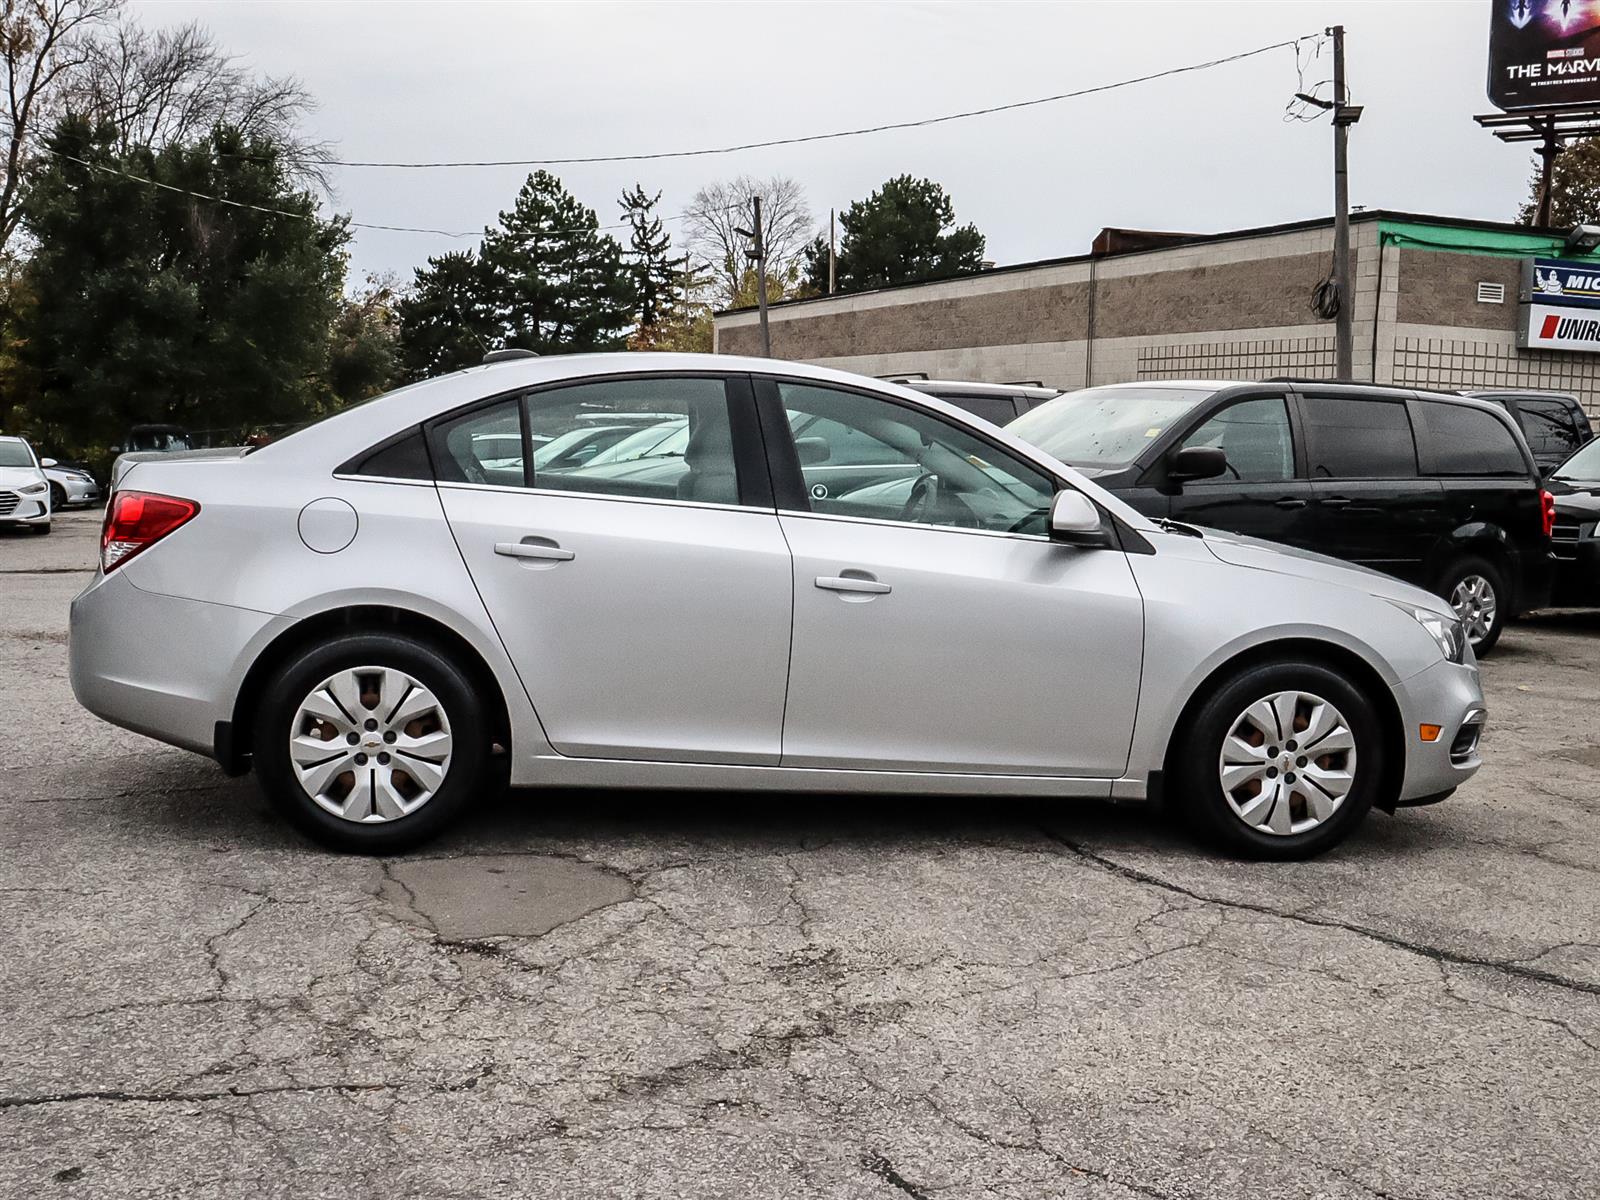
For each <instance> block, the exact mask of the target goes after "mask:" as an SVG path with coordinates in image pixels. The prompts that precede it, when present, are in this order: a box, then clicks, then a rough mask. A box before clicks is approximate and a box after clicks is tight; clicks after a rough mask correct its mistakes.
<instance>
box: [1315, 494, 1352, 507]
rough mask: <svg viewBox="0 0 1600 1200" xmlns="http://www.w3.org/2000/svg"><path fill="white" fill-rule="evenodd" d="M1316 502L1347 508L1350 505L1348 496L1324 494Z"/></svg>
mask: <svg viewBox="0 0 1600 1200" xmlns="http://www.w3.org/2000/svg"><path fill="white" fill-rule="evenodd" d="M1317 503H1318V504H1325V505H1327V506H1328V507H1329V508H1348V507H1349V506H1350V498H1349V497H1348V496H1324V497H1323V498H1322V499H1320V500H1318V501H1317Z"/></svg>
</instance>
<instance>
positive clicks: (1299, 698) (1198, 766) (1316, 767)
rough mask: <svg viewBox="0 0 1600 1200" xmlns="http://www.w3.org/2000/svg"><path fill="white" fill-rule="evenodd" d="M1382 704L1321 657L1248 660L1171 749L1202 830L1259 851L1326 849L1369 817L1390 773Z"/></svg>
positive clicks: (1283, 854) (1187, 803) (1271, 854)
mask: <svg viewBox="0 0 1600 1200" xmlns="http://www.w3.org/2000/svg"><path fill="white" fill-rule="evenodd" d="M1383 759H1384V746H1383V737H1382V731H1381V726H1380V722H1379V718H1378V714H1377V711H1376V709H1375V708H1374V707H1373V704H1372V702H1371V701H1370V700H1368V699H1367V697H1366V696H1365V695H1364V694H1363V693H1362V692H1361V691H1360V690H1359V689H1358V688H1356V687H1354V686H1352V685H1351V684H1350V683H1349V681H1347V680H1346V679H1345V678H1344V677H1343V676H1342V675H1340V674H1339V673H1338V672H1336V671H1334V670H1333V669H1331V668H1329V667H1327V666H1324V665H1322V664H1320V663H1312V662H1279V663H1272V664H1267V665H1263V666H1257V667H1252V668H1248V669H1246V670H1244V671H1242V672H1240V673H1239V674H1237V675H1235V676H1233V677H1232V678H1231V679H1228V680H1227V681H1225V682H1224V683H1223V684H1222V685H1221V686H1220V687H1219V688H1218V689H1217V690H1216V691H1215V692H1214V693H1213V694H1212V695H1211V697H1210V698H1209V699H1207V700H1206V701H1205V703H1204V704H1203V705H1202V706H1201V708H1200V710H1199V712H1198V713H1197V714H1196V715H1195V719H1194V720H1193V721H1192V722H1191V723H1190V725H1189V727H1188V730H1187V732H1186V733H1185V735H1184V736H1183V738H1182V741H1181V743H1180V745H1179V746H1178V748H1177V753H1176V755H1175V756H1174V761H1173V763H1172V768H1173V770H1174V773H1175V775H1176V778H1175V779H1174V780H1173V784H1174V786H1175V789H1176V790H1177V792H1178V793H1179V794H1180V796H1181V797H1182V799H1183V801H1184V807H1185V811H1186V812H1187V814H1188V815H1189V817H1190V818H1191V819H1192V821H1193V823H1194V824H1195V825H1197V826H1198V827H1199V829H1200V830H1201V832H1202V833H1204V834H1207V835H1209V836H1210V837H1212V838H1213V839H1215V840H1218V841H1220V842H1221V843H1222V844H1223V845H1225V846H1227V847H1228V848H1230V849H1232V850H1234V851H1236V852H1239V853H1242V854H1246V855H1248V856H1250V857H1253V858H1264V859H1296V858H1309V857H1311V856H1312V855H1315V854H1320V853H1322V852H1323V851H1324V850H1327V849H1328V848H1330V847H1331V846H1334V845H1336V844H1337V843H1338V842H1341V841H1343V840H1344V838H1346V837H1347V836H1348V835H1349V834H1350V832H1351V831H1352V830H1354V829H1355V827H1356V826H1357V825H1359V824H1360V823H1361V821H1362V819H1363V818H1364V817H1365V816H1366V815H1367V810H1368V809H1370V808H1371V807H1372V805H1373V802H1374V800H1376V799H1377V797H1378V792H1379V789H1380V787H1381V786H1382V785H1383V777H1384V761H1383Z"/></svg>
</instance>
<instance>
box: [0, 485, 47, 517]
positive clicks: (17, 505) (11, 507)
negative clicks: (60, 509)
mask: <svg viewBox="0 0 1600 1200" xmlns="http://www.w3.org/2000/svg"><path fill="white" fill-rule="evenodd" d="M49 523H50V493H49V492H45V493H43V494H42V495H39V496H24V495H23V494H22V493H21V492H18V491H15V490H12V489H3V488H0V525H48V524H49Z"/></svg>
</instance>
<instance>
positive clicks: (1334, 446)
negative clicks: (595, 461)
mask: <svg viewBox="0 0 1600 1200" xmlns="http://www.w3.org/2000/svg"><path fill="white" fill-rule="evenodd" d="M1007 429H1008V431H1009V432H1010V433H1013V434H1015V435H1016V436H1017V437H1019V438H1022V439H1023V440H1024V441H1027V442H1031V443H1033V444H1034V445H1036V446H1038V447H1039V448H1040V449H1042V450H1044V451H1046V452H1047V453H1049V454H1053V455H1055V457H1057V458H1059V459H1061V460H1062V461H1063V462H1066V463H1068V464H1070V465H1072V466H1075V467H1077V468H1079V469H1080V470H1082V471H1084V472H1086V473H1088V474H1089V475H1091V476H1092V477H1093V478H1094V479H1095V481H1096V482H1097V483H1099V484H1100V485H1101V486H1102V487H1104V488H1106V489H1107V490H1109V491H1111V492H1114V493H1116V494H1117V495H1118V496H1120V497H1121V498H1122V499H1124V500H1126V501H1127V502H1128V503H1129V504H1131V505H1133V506H1134V507H1135V508H1137V509H1138V510H1139V511H1140V512H1142V513H1145V514H1146V515H1147V516H1154V517H1170V518H1174V519H1177V520H1181V521H1186V522H1190V523H1192V524H1195V525H1202V526H1209V527H1212V528H1215V529H1223V530H1230V531H1233V532H1236V533H1243V534H1249V535H1251V536H1254V537H1262V538H1268V539H1270V540H1272V541H1275V542H1281V543H1283V544H1285V545H1289V546H1295V547H1298V548H1300V549H1303V550H1312V551H1317V552H1320V553H1323V554H1328V555H1331V556H1333V557H1335V558H1342V559H1345V560H1348V561H1350V562H1354V563H1357V564H1359V565H1361V566H1364V567H1370V568H1372V569H1374V570H1378V571H1383V572H1385V573H1387V574H1390V575H1395V576H1398V577H1399V578H1402V579H1405V580H1407V581H1409V582H1411V583H1414V584H1417V585H1418V586H1420V587H1425V588H1428V589H1430V590H1432V591H1434V592H1435V593H1437V594H1438V595H1440V596H1443V597H1445V598H1446V599H1448V600H1449V601H1450V603H1451V605H1452V607H1453V608H1454V609H1455V611H1456V614H1457V615H1458V616H1460V617H1461V618H1462V620H1463V621H1464V622H1465V623H1466V627H1467V632H1468V636H1469V637H1470V638H1471V640H1472V645H1473V649H1474V651H1475V652H1476V653H1478V654H1486V653H1488V652H1489V650H1491V649H1492V648H1493V646H1494V644H1495V642H1496V641H1497V640H1499V637H1500V631H1501V629H1502V628H1503V627H1504V625H1505V622H1506V620H1507V619H1508V618H1509V617H1512V616H1514V615H1516V614H1517V613H1520V612H1525V611H1527V610H1529V609H1533V608H1538V607H1540V606H1541V605H1543V604H1545V603H1546V602H1547V601H1548V599H1549V595H1550V575H1551V561H1550V547H1551V543H1550V533H1551V525H1552V521H1553V519H1554V515H1555V510H1554V501H1553V499H1552V498H1551V496H1550V494H1549V493H1548V492H1546V491H1545V490H1544V489H1543V487H1542V485H1541V482H1540V474H1539V469H1538V467H1537V466H1536V465H1535V463H1534V461H1533V457H1532V455H1531V454H1530V452H1529V450H1528V446H1527V443H1526V441H1525V440H1524V439H1523V437H1522V435H1521V433H1520V432H1519V431H1518V430H1517V426H1516V424H1515V423H1514V422H1513V420H1512V419H1511V416H1510V414H1509V413H1508V412H1507V411H1506V410H1505V409H1504V408H1501V407H1499V406H1497V405H1492V404H1487V403H1484V402H1483V401H1480V400H1472V399H1468V398H1466V397H1463V396H1459V395H1455V394H1444V393H1432V392H1418V391H1411V390H1407V389H1404V388H1388V387H1374V386H1369V385H1357V384H1334V383H1309V382H1291V381H1269V382H1265V383H1240V382H1217V381H1189V382H1161V383H1131V384H1116V385H1113V386H1110V387H1098V388H1089V389H1086V390H1083V391H1078V392H1069V393H1067V394H1066V395H1064V396H1061V397H1059V398H1057V399H1055V400H1052V401H1050V402H1049V403H1048V404H1045V405H1042V406H1041V407H1039V408H1036V409H1034V410H1032V411H1031V412H1029V413H1027V414H1025V415H1024V416H1021V417H1018V418H1017V420H1015V421H1014V422H1012V423H1011V425H1009V426H1008V427H1007Z"/></svg>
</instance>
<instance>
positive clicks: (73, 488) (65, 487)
mask: <svg viewBox="0 0 1600 1200" xmlns="http://www.w3.org/2000/svg"><path fill="white" fill-rule="evenodd" d="M54 482H55V483H56V484H57V485H58V486H59V487H60V488H61V491H62V492H63V494H65V496H66V503H67V505H69V506H71V505H75V504H98V503H99V502H100V501H101V500H103V499H105V493H104V492H103V491H101V489H100V485H99V484H98V483H96V482H95V481H94V480H92V479H80V478H78V477H76V476H70V475H69V476H66V477H64V478H61V479H57V480H55V481H54Z"/></svg>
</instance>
